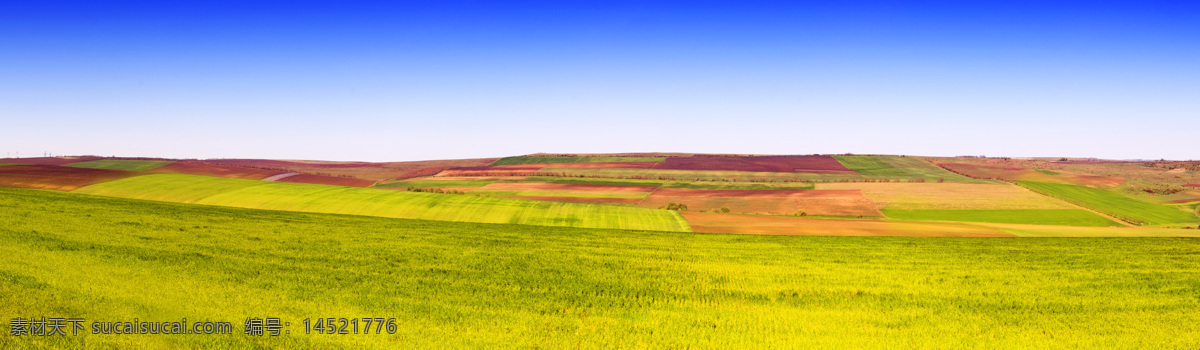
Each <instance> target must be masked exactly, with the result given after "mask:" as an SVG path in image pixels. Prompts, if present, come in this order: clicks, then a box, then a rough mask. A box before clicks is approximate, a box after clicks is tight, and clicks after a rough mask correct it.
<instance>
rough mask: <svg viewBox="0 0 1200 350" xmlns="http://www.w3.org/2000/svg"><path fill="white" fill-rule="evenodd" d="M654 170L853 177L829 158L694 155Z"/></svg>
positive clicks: (677, 159) (668, 160) (671, 161)
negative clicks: (847, 175) (848, 175)
mask: <svg viewBox="0 0 1200 350" xmlns="http://www.w3.org/2000/svg"><path fill="white" fill-rule="evenodd" d="M654 168H656V169H676V170H719V171H720V170H723V171H751V172H776V173H814V174H854V173H855V172H853V171H850V169H846V167H845V166H843V165H842V163H840V162H838V161H837V159H834V158H833V157H830V156H756V157H744V156H695V157H689V158H667V160H666V161H663V162H662V163H658V165H656V166H655V167H654Z"/></svg>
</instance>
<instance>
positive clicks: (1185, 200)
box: [1163, 198, 1200, 204]
mask: <svg viewBox="0 0 1200 350" xmlns="http://www.w3.org/2000/svg"><path fill="white" fill-rule="evenodd" d="M1191 202H1200V198H1186V199H1176V200H1173V201H1166V202H1163V203H1169V204H1179V203H1191Z"/></svg>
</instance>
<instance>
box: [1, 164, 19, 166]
mask: <svg viewBox="0 0 1200 350" xmlns="http://www.w3.org/2000/svg"><path fill="white" fill-rule="evenodd" d="M5 165H24V164H22V163H0V166H5Z"/></svg>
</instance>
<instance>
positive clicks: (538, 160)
mask: <svg viewBox="0 0 1200 350" xmlns="http://www.w3.org/2000/svg"><path fill="white" fill-rule="evenodd" d="M666 159H667V158H666V157H530V156H519V157H504V158H500V159H499V160H496V161H495V162H492V164H491V165H521V164H549V163H608V162H661V161H664V160H666Z"/></svg>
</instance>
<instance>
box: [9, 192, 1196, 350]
mask: <svg viewBox="0 0 1200 350" xmlns="http://www.w3.org/2000/svg"><path fill="white" fill-rule="evenodd" d="M0 208H2V209H0V218H2V220H4V221H3V222H4V223H5V224H4V225H2V226H0V254H3V256H4V257H5V259H0V316H3V317H0V322H3V323H8V322H9V320H10V319H12V318H15V317H39V316H45V317H79V318H84V319H85V322H88V323H90V322H93V321H110V322H111V321H132V320H133V319H135V318H137V319H139V320H142V321H155V322H157V321H175V320H178V319H181V318H187V319H188V320H189V321H191V322H198V321H226V322H230V323H232V324H233V325H234V328H233V329H234V332H235V334H233V335H204V336H201V335H169V336H164V335H90V334H87V335H79V336H66V337H63V336H54V337H13V336H11V335H10V334H9V331H8V330H9V327H8V326H3V332H0V348H6V349H22V348H295V349H314V348H320V349H324V348H369V349H392V348H422V349H425V348H430V349H437V348H446V349H450V348H606V349H610V348H728V349H733V348H794V347H805V348H854V349H896V348H1004V349H1012V348H1087V349H1095V348H1106V349H1120V348H1124V349H1147V348H1153V349H1173V348H1178V349H1191V348H1195V346H1196V344H1198V343H1200V290H1198V289H1197V286H1198V285H1200V239H1186V238H1137V239H1129V238H1103V239H1095V238H1052V239H1046V238H1020V239H994V238H975V239H971V238H901V237H798V236H747V235H710V234H692V233H664V232H644V231H623V230H600V229H579V228H560V227H539V226H524V225H499V224H475V223H453V222H439V221H421V220H404V219H387V218H376V217H366V216H344V215H329V214H311V213H294V212H282V211H263V210H250V209H240V208H226V207H213V206H196V205H187V204H178V203H164V202H151V201H140V200H130V199H121V198H107V197H95V196H87V195H81V194H76V193H58V192H50V191H41V190H23V189H0ZM1112 230H1117V229H1112ZM268 316H272V317H279V318H281V319H282V321H284V322H289V323H290V324H291V325H290V326H288V327H287V328H286V330H288V331H290V334H287V335H281V336H278V337H255V336H246V335H243V334H242V330H243V324H244V323H243V322H244V320H245V319H246V318H248V317H268ZM324 317H338V318H340V317H346V318H358V317H386V318H396V319H397V321H398V322H397V323H398V324H397V326H398V327H397V328H396V332H395V334H386V332H385V333H384V334H369V335H363V334H357V335H305V334H304V331H303V330H304V327H303V320H304V319H305V318H313V319H315V318H324Z"/></svg>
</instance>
